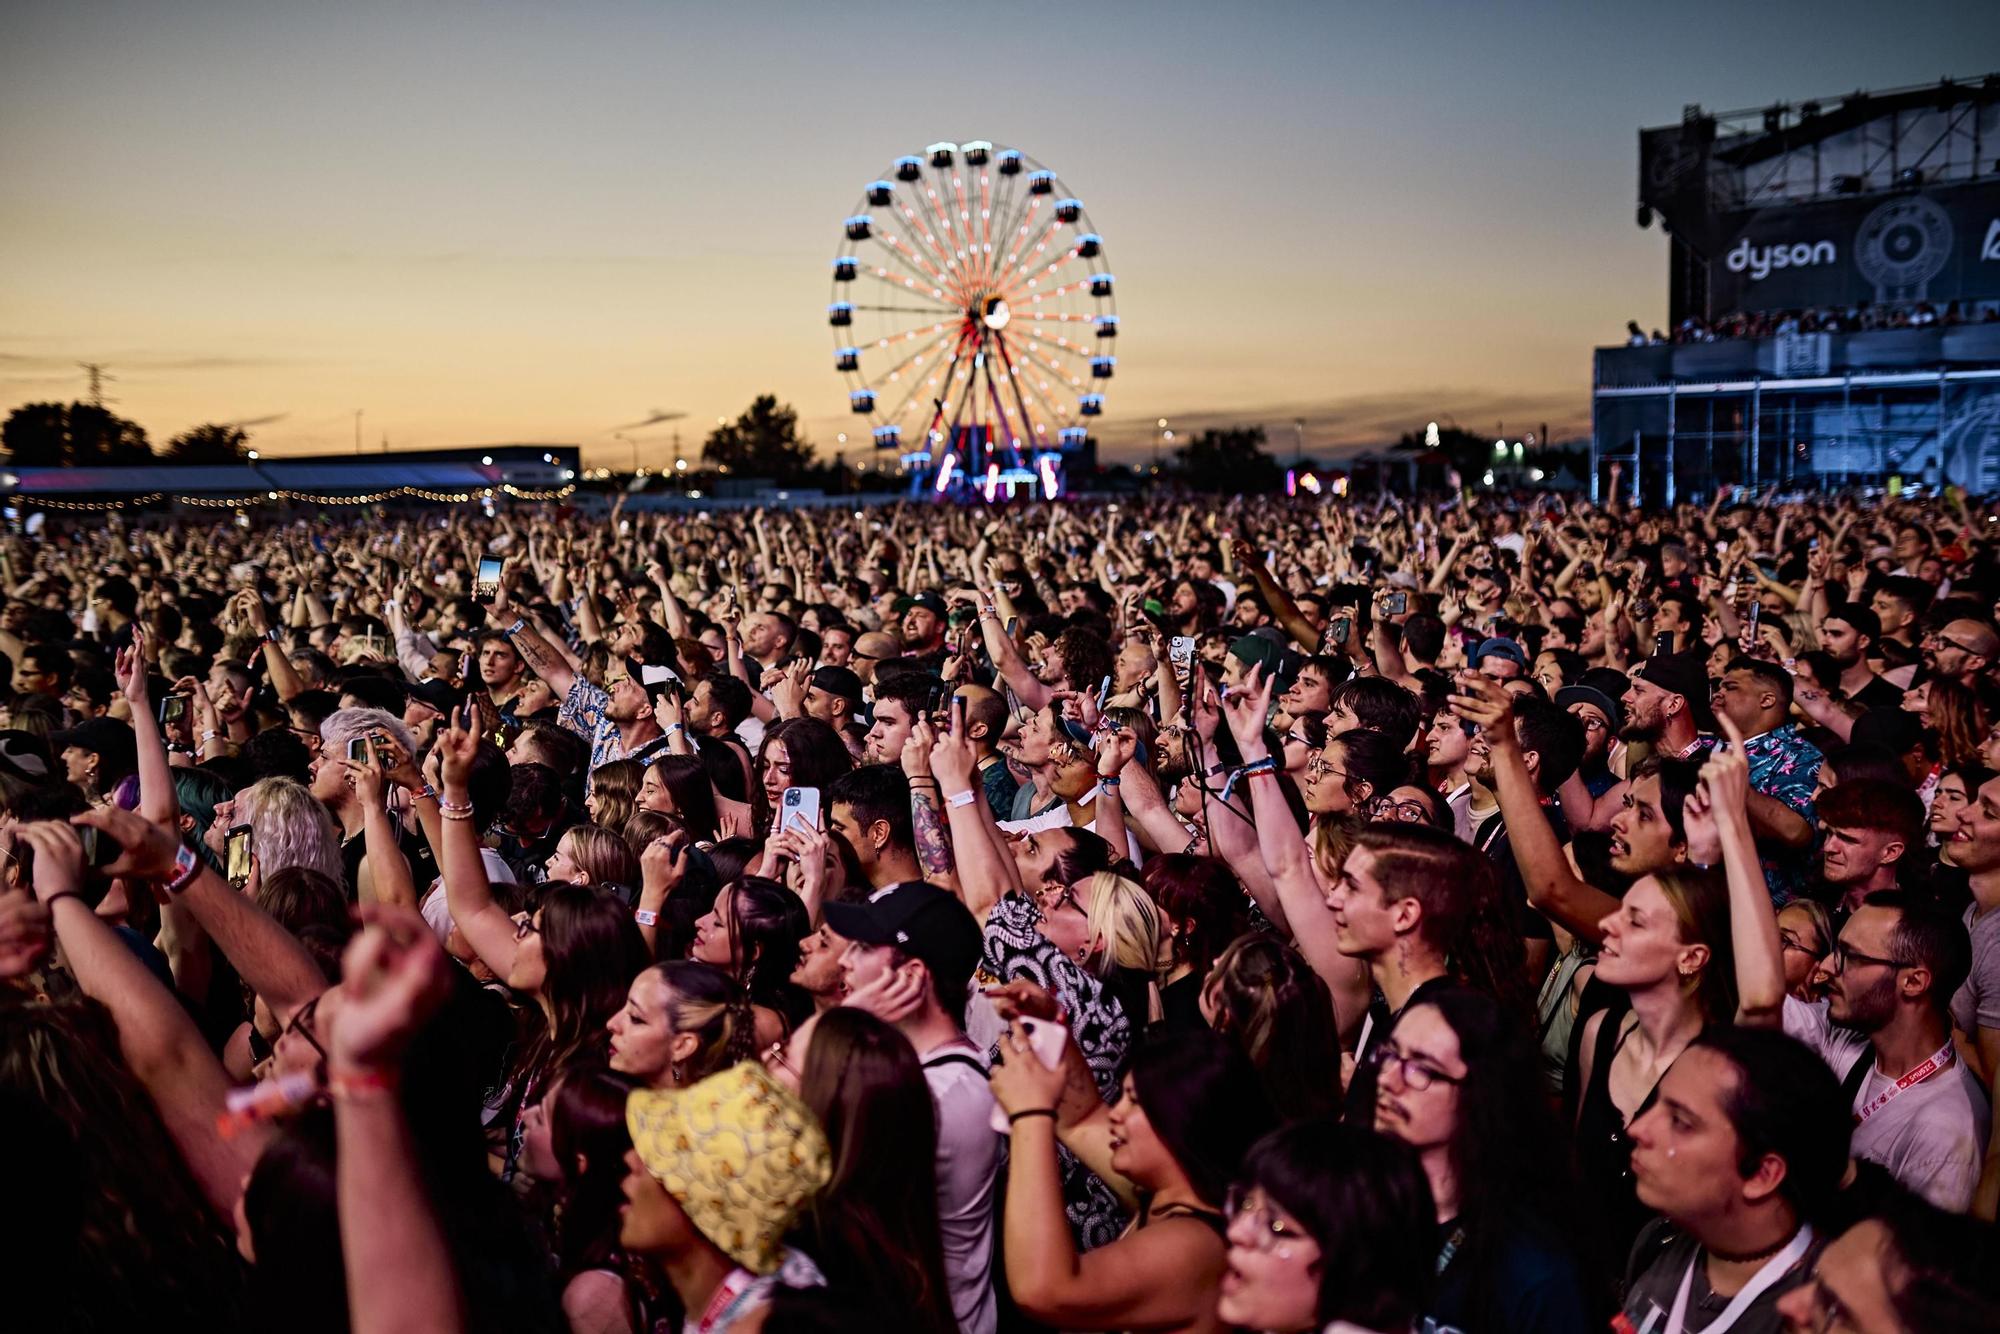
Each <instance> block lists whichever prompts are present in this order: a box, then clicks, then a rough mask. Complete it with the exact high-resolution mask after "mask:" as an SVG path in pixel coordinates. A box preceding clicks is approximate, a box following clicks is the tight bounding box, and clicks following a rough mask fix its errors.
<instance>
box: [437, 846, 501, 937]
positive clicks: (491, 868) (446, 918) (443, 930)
mask: <svg viewBox="0 0 2000 1334" xmlns="http://www.w3.org/2000/svg"><path fill="white" fill-rule="evenodd" d="M479 860H481V861H482V862H485V863H486V883H487V884H489V885H511V884H514V883H516V882H515V880H514V868H513V867H511V866H509V865H507V860H506V858H504V857H502V856H501V855H500V854H499V853H497V852H495V851H494V850H493V849H491V848H488V847H483V846H482V847H481V848H480V849H479ZM417 911H418V912H419V913H421V914H422V915H423V919H424V925H425V926H428V927H429V928H430V929H431V933H432V934H433V935H435V936H436V937H437V938H438V944H440V945H442V944H444V943H445V941H447V940H449V939H450V938H451V928H452V920H451V905H450V904H448V903H447V902H445V897H444V877H443V876H439V877H438V878H437V879H435V880H433V881H431V887H430V888H429V889H428V890H426V891H425V893H424V900H423V902H422V904H420V905H419V906H418V908H417Z"/></svg>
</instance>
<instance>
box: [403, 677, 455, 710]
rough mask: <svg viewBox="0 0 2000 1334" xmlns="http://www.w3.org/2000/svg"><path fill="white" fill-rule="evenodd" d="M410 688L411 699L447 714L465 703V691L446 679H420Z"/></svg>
mask: <svg viewBox="0 0 2000 1334" xmlns="http://www.w3.org/2000/svg"><path fill="white" fill-rule="evenodd" d="M409 690H410V698H411V699H413V700H416V701H417V702H418V703H419V704H424V705H428V706H429V707H431V708H433V709H436V710H437V711H438V712H439V713H442V714H445V715H447V716H449V715H450V714H453V713H456V712H457V711H458V709H459V706H460V705H462V704H464V703H465V692H464V691H463V690H460V689H459V688H458V687H457V686H454V685H452V684H450V683H449V682H445V681H418V682H416V683H415V684H413V685H412V686H410V688H409Z"/></svg>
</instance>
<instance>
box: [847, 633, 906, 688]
mask: <svg viewBox="0 0 2000 1334" xmlns="http://www.w3.org/2000/svg"><path fill="white" fill-rule="evenodd" d="M902 656H903V643H902V641H901V640H899V639H897V638H896V636H894V635H892V634H890V633H889V632H888V631H886V630H870V631H868V632H867V633H866V634H863V635H861V636H860V637H858V638H857V639H856V640H855V641H854V654H853V656H852V658H851V659H850V660H849V662H848V664H847V665H848V666H849V667H851V668H853V669H854V674H855V675H856V676H858V677H860V678H861V683H862V684H863V685H865V686H869V687H873V686H874V684H875V667H876V664H878V663H881V662H886V661H887V660H888V659H890V658H900V657H902Z"/></svg>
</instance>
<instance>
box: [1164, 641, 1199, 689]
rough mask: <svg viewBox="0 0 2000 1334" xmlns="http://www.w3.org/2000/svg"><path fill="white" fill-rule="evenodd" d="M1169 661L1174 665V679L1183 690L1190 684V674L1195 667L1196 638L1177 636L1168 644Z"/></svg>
mask: <svg viewBox="0 0 2000 1334" xmlns="http://www.w3.org/2000/svg"><path fill="white" fill-rule="evenodd" d="M1167 661H1168V662H1170V663H1172V664H1173V668H1174V679H1175V680H1177V681H1179V682H1180V683H1181V686H1182V688H1183V689H1185V688H1186V686H1187V683H1188V672H1189V671H1191V670H1192V669H1193V667H1194V638H1193V636H1191V635H1175V636H1174V637H1173V639H1172V640H1171V641H1170V642H1169V643H1168V644H1167Z"/></svg>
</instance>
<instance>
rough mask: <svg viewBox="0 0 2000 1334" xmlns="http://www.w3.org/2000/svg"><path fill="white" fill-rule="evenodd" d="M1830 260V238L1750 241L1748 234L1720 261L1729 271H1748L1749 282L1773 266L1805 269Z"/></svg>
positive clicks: (1832, 254) (1832, 259)
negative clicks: (1771, 242)
mask: <svg viewBox="0 0 2000 1334" xmlns="http://www.w3.org/2000/svg"><path fill="white" fill-rule="evenodd" d="M1833 262H1834V253H1833V242H1831V241H1813V242H1811V243H1808V242H1805V241H1799V242H1796V243H1795V244H1792V245H1751V244H1750V240H1749V238H1748V237H1745V238H1744V239H1743V240H1741V241H1738V242H1737V243H1736V248H1735V249H1734V250H1732V251H1730V252H1729V255H1728V257H1727V258H1725V259H1724V260H1723V263H1725V264H1727V265H1728V266H1729V271H1730V272H1731V273H1748V274H1749V275H1750V281H1751V282H1753V283H1754V282H1757V281H1758V280H1760V279H1763V278H1768V277H1770V276H1771V270H1773V269H1806V268H1812V267H1813V266H1815V265H1819V264H1831V263H1833Z"/></svg>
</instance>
